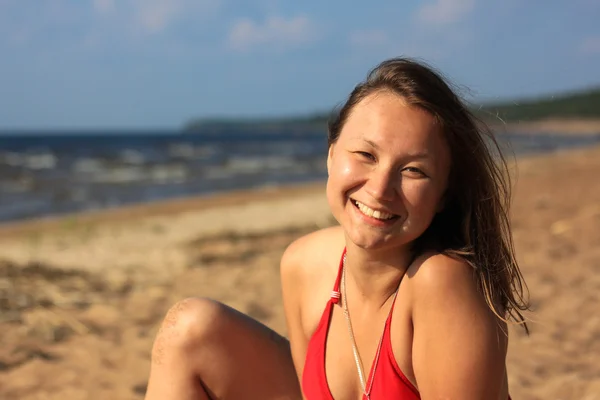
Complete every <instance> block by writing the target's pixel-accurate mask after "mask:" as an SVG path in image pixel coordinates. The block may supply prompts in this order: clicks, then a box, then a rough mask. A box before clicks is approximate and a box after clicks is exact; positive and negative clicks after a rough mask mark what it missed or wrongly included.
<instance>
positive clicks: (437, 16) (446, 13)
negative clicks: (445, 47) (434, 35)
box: [417, 0, 475, 25]
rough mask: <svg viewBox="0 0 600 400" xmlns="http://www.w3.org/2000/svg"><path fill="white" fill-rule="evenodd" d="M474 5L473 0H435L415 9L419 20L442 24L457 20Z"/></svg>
mask: <svg viewBox="0 0 600 400" xmlns="http://www.w3.org/2000/svg"><path fill="white" fill-rule="evenodd" d="M474 7H475V0H435V2H434V3H430V4H425V5H423V6H422V7H421V8H420V9H419V10H418V11H417V19H418V20H419V21H420V22H424V23H427V24H434V25H444V24H451V23H455V22H459V21H460V20H462V19H463V18H464V17H466V16H467V15H468V14H469V13H470V12H471V11H472V10H473V8H474Z"/></svg>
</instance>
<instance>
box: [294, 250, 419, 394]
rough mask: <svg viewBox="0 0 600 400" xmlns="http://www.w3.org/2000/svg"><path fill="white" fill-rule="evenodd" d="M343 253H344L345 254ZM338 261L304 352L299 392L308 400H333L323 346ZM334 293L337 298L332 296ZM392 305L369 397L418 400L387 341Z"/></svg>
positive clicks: (334, 298)
mask: <svg viewBox="0 0 600 400" xmlns="http://www.w3.org/2000/svg"><path fill="white" fill-rule="evenodd" d="M345 253H346V250H344V254H345ZM344 254H342V260H340V268H339V271H338V276H337V279H336V281H335V285H334V287H333V292H332V297H331V299H329V301H328V302H327V305H326V307H325V310H324V311H323V315H322V316H321V320H320V322H319V325H318V326H317V330H316V331H315V333H314V334H313V336H312V338H311V339H310V342H309V343H308V349H307V351H306V362H305V364H304V372H303V374H302V390H303V392H304V396H306V398H307V399H308V400H333V396H332V395H331V392H330V390H329V385H328V384H327V376H326V373H325V346H326V341H327V331H328V330H329V321H330V319H331V312H332V310H333V305H334V304H336V303H337V302H338V299H339V290H340V278H341V276H342V270H343V259H344ZM336 293H337V295H335V294H336ZM393 310H394V303H392V308H391V310H390V313H389V315H388V317H387V319H386V321H385V327H384V328H383V329H384V331H383V337H382V343H381V353H380V356H379V359H378V360H377V358H376V360H374V361H373V363H375V362H376V361H377V368H375V369H374V368H373V367H374V366H375V365H373V366H372V367H371V371H370V373H369V377H368V379H367V382H366V386H367V387H369V386H370V385H371V381H373V382H372V389H371V392H370V397H371V398H372V399H373V400H381V399H397V400H418V399H420V398H421V397H420V396H419V392H418V390H417V389H416V388H415V387H414V385H413V384H412V383H410V381H409V380H408V379H407V378H406V376H404V374H403V373H402V371H401V370H400V367H399V366H398V364H397V363H396V358H395V357H394V353H393V351H392V342H391V338H390V324H391V322H392V311H393ZM374 370H375V371H376V374H375V377H373V376H372V373H373V371H374ZM365 398H366V397H365V396H364V395H363V399H365Z"/></svg>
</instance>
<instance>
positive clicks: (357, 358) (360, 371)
mask: <svg viewBox="0 0 600 400" xmlns="http://www.w3.org/2000/svg"><path fill="white" fill-rule="evenodd" d="M342 262H343V269H342V282H341V284H342V295H343V308H344V317H346V324H347V325H348V332H349V333H350V341H351V342H352V351H353V353H354V361H355V363H356V369H357V371H358V378H359V380H360V385H361V387H362V390H363V393H364V395H365V397H366V398H367V400H371V390H372V389H373V381H374V380H375V372H376V371H377V364H379V354H381V344H382V342H383V333H384V332H385V329H384V332H381V337H380V338H379V344H378V345H377V352H376V353H375V362H374V364H373V373H372V374H371V382H370V384H369V388H368V389H367V383H366V382H365V373H364V371H363V366H362V360H361V358H360V354H359V353H358V347H357V346H356V340H355V339H354V331H353V330H352V322H351V321H350V312H349V311H348V301H347V300H346V279H345V276H346V255H345V254H344V259H343V261H342ZM399 288H400V286H398V288H397V289H396V292H395V293H394V298H393V300H392V304H394V302H395V301H396V295H397V294H398V289H399ZM391 311H392V310H391V309H390V312H391ZM388 318H389V315H388Z"/></svg>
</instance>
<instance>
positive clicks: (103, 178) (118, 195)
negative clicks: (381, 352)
mask: <svg viewBox="0 0 600 400" xmlns="http://www.w3.org/2000/svg"><path fill="white" fill-rule="evenodd" d="M500 139H501V141H502V142H503V143H504V144H505V145H510V148H511V151H512V152H514V153H515V154H517V155H521V154H527V153H535V152H548V151H554V150H558V149H563V148H570V147H579V146H588V145H593V144H600V133H599V134H598V135H592V136H587V137H576V136H572V135H564V136H561V135H545V134H542V133H540V134H535V135H524V134H517V133H515V134H505V135H503V136H502V137H501V138H500ZM326 154H327V141H326V135H325V132H323V133H315V132H312V133H299V132H279V133H268V134H249V133H247V132H245V133H239V132H229V133H219V134H185V133H180V132H79V133H72V132H70V133H68V134H67V133H60V132H58V133H57V132H55V133H43V132H38V133H36V132H27V133H12V134H10V133H4V134H2V135H0V221H11V220H23V219H31V218H36V217H42V216H47V215H55V214H63V213H68V212H73V211H82V210H91V209H102V208H108V207H116V206H119V205H124V204H132V203H143V202H149V201H156V200H162V199H168V198H175V197H184V196H190V195H198V194H204V193H214V192H223V191H228V190H235V189H247V188H259V187H267V186H276V185H281V184H290V183H298V182H309V181H317V180H322V179H324V178H325V177H326V168H325V157H326Z"/></svg>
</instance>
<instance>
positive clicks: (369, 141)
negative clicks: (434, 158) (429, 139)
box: [363, 139, 429, 158]
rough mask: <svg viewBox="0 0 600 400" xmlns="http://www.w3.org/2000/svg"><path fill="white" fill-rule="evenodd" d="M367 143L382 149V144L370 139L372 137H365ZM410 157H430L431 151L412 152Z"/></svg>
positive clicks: (376, 148)
mask: <svg viewBox="0 0 600 400" xmlns="http://www.w3.org/2000/svg"><path fill="white" fill-rule="evenodd" d="M363 140H364V142H365V143H367V144H368V145H369V146H371V147H373V148H374V149H375V150H381V146H380V145H378V144H377V143H375V142H374V141H372V140H370V139H363ZM408 157H409V158H429V153H428V152H418V153H411V154H409V155H408Z"/></svg>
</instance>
